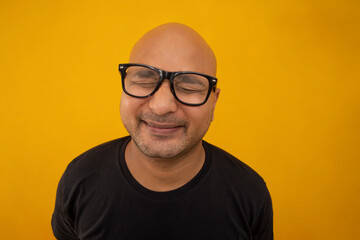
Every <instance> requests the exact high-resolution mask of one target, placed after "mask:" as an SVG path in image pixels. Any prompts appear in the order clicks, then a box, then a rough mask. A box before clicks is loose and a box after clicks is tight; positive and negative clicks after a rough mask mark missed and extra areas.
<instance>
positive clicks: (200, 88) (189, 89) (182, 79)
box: [124, 66, 209, 104]
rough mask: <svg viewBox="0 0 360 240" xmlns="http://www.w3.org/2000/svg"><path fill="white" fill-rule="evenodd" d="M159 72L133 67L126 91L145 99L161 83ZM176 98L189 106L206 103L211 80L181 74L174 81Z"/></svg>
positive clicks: (129, 72) (127, 75)
mask: <svg viewBox="0 0 360 240" xmlns="http://www.w3.org/2000/svg"><path fill="white" fill-rule="evenodd" d="M159 79H160V74H159V72H157V71H155V70H153V69H150V68H147V67H143V66H131V67H128V69H127V71H126V78H125V80H124V85H125V89H126V91H127V92H128V93H130V94H131V95H134V96H137V97H145V96H148V95H149V94H151V93H152V92H153V91H154V90H155V88H156V87H157V84H158V83H159ZM173 87H174V92H175V95H176V97H177V98H178V99H179V100H180V101H182V102H184V103H189V104H200V103H202V102H203V101H205V99H206V96H207V94H208V90H209V80H208V79H207V78H206V77H204V76H201V75H198V74H188V73H186V74H179V75H176V76H175V78H174V81H173Z"/></svg>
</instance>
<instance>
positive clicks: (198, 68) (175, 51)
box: [129, 31, 216, 76]
mask: <svg viewBox="0 0 360 240" xmlns="http://www.w3.org/2000/svg"><path fill="white" fill-rule="evenodd" d="M129 61H130V62H132V63H142V64H147V65H151V66H154V67H157V68H160V69H163V70H167V71H195V72H201V73H205V74H208V75H212V76H215V74H216V60H215V57H214V56H213V53H212V51H211V49H210V47H209V46H208V45H207V44H206V42H205V41H204V40H203V39H202V38H201V36H199V35H198V34H197V33H192V32H190V33H189V32H186V31H185V32H184V31H161V32H152V33H148V34H146V35H144V37H143V38H141V39H140V40H139V41H138V42H137V43H136V44H135V46H134V48H133V50H132V52H131V55H130V59H129Z"/></svg>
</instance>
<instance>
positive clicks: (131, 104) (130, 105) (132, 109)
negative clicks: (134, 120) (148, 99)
mask: <svg viewBox="0 0 360 240" xmlns="http://www.w3.org/2000/svg"><path fill="white" fill-rule="evenodd" d="M143 102H144V100H143V99H139V98H133V97H130V96H128V95H126V94H124V93H123V94H122V96H121V100H120V116H121V119H122V120H123V121H124V120H129V118H131V117H133V116H135V115H136V113H137V110H138V109H139V108H140V107H141V105H142V104H143Z"/></svg>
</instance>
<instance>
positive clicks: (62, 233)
mask: <svg viewBox="0 0 360 240" xmlns="http://www.w3.org/2000/svg"><path fill="white" fill-rule="evenodd" d="M64 197H65V194H64V191H63V178H62V179H61V180H60V182H59V186H58V188H57V193H56V202H55V209H54V213H53V215H52V219H51V227H52V230H53V233H54V236H55V237H56V239H58V240H78V239H79V238H78V237H76V234H75V231H74V227H73V226H74V224H73V221H71V219H70V218H69V217H68V215H67V214H66V213H65V212H64V210H63V203H64Z"/></svg>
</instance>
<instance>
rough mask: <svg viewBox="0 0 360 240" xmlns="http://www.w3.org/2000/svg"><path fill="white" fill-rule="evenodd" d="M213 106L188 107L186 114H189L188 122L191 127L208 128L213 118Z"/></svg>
mask: <svg viewBox="0 0 360 240" xmlns="http://www.w3.org/2000/svg"><path fill="white" fill-rule="evenodd" d="M212 112H213V111H212V108H196V107H194V108H193V109H188V111H187V112H186V115H187V116H188V122H189V123H190V127H191V128H193V129H195V130H200V129H204V128H206V129H207V128H208V127H209V124H210V122H211V119H212V116H213V114H212Z"/></svg>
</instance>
